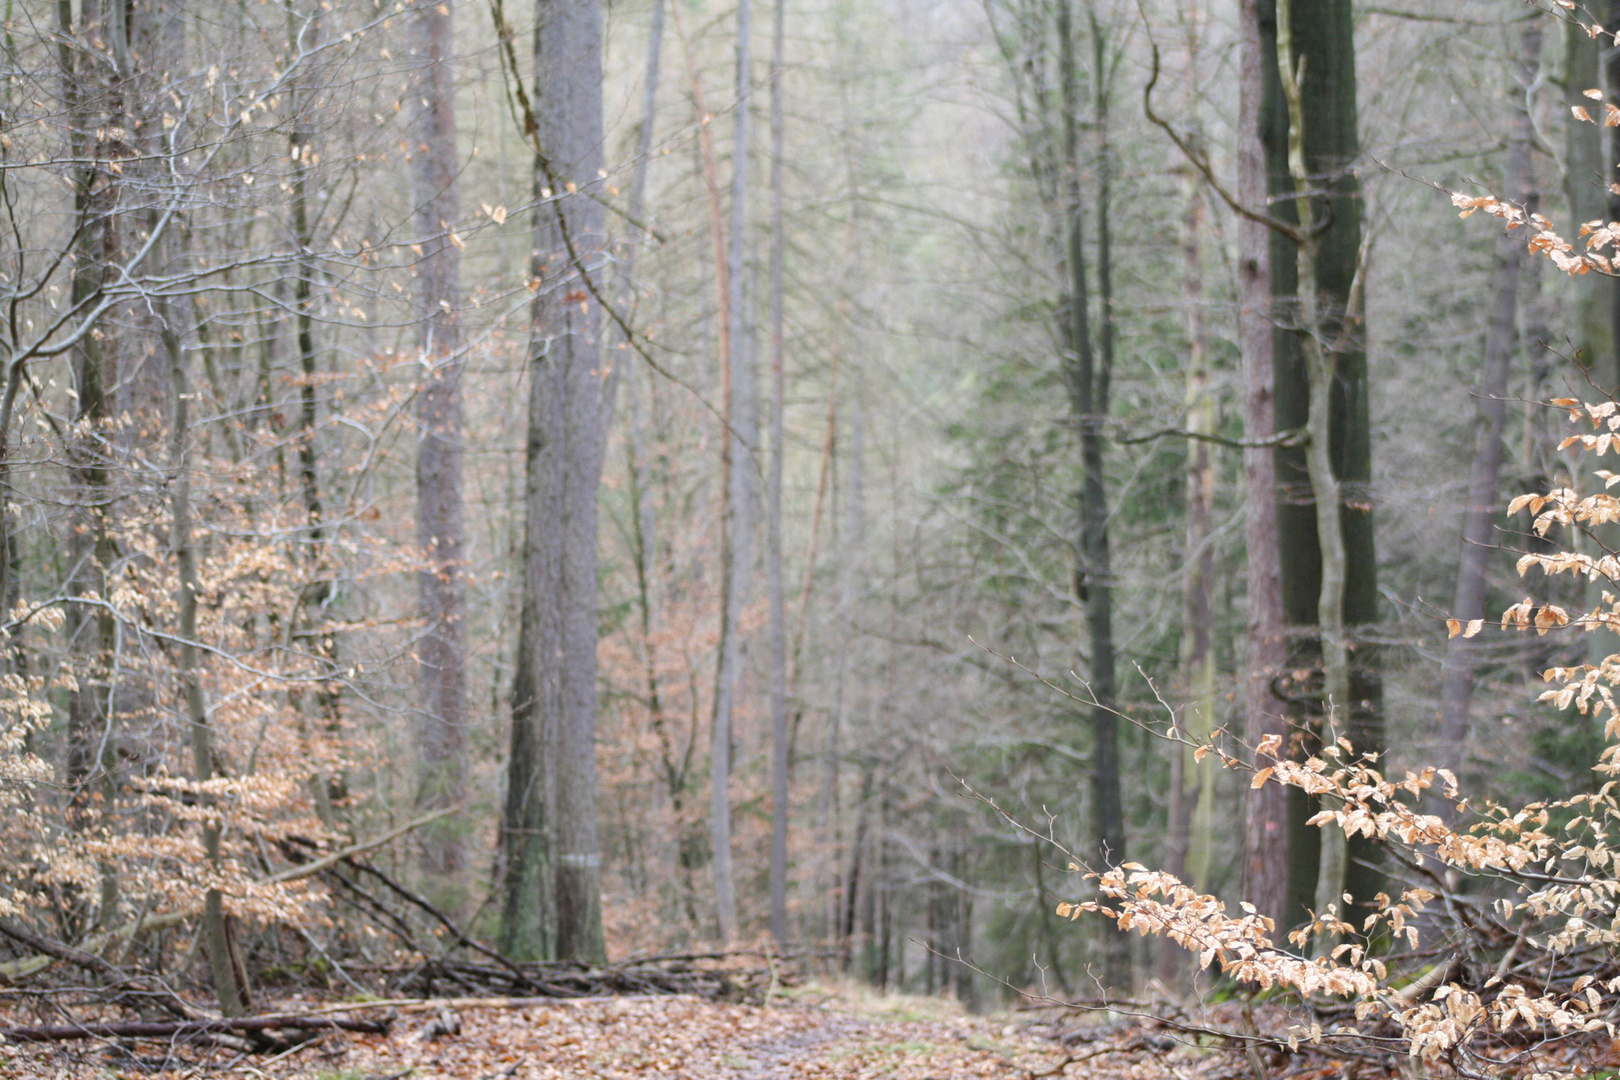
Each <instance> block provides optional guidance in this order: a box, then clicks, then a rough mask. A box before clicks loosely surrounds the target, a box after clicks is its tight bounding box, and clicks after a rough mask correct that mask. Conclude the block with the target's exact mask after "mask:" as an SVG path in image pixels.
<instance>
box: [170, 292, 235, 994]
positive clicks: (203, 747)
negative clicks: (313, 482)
mask: <svg viewBox="0 0 1620 1080" xmlns="http://www.w3.org/2000/svg"><path fill="white" fill-rule="evenodd" d="M157 304H158V318H159V320H160V328H159V331H160V335H161V338H162V341H163V345H164V351H165V352H166V353H167V355H168V362H169V364H168V366H169V383H170V388H171V397H172V399H173V402H174V420H173V432H172V442H171V449H170V459H169V485H170V492H171V496H170V506H171V508H172V517H171V519H170V524H169V545H170V548H171V549H172V551H173V552H174V558H175V562H176V564H177V565H178V568H179V589H178V590H177V595H176V597H175V607H176V611H177V614H178V620H177V626H176V631H177V632H178V635H179V638H180V642H179V655H178V657H177V661H178V664H177V666H178V674H179V676H180V686H181V691H182V693H183V696H184V698H185V703H186V724H187V727H189V728H190V731H191V757H192V768H193V770H194V771H195V772H196V776H197V782H198V783H200V784H202V783H207V782H208V781H209V780H210V779H212V778H213V776H214V751H213V745H212V730H211V728H210V725H209V722H208V704H207V701H206V699H205V697H204V692H203V685H202V673H201V671H200V670H199V664H198V656H197V645H196V641H197V557H196V552H195V549H194V547H193V543H192V537H191V465H190V463H189V462H188V461H187V449H188V447H189V445H190V441H191V440H190V435H191V431H190V427H191V421H190V401H191V397H192V392H193V388H192V386H191V379H190V374H189V372H188V371H187V366H188V365H187V363H186V353H185V348H184V344H183V337H182V333H181V328H180V326H179V325H178V323H177V319H176V316H175V313H174V310H173V305H172V304H170V303H169V301H168V299H167V298H166V297H163V298H160V299H159V300H158V301H157ZM202 801H203V804H204V805H205V806H206V805H208V802H209V799H208V798H207V796H204V797H203V800H202ZM202 834H203V852H204V853H205V854H206V855H207V856H208V862H209V864H210V865H211V866H213V867H215V869H216V872H217V869H218V867H219V863H220V847H219V842H220V822H219V819H218V818H217V817H213V816H210V817H206V818H204V819H203V826H202ZM202 939H203V947H204V951H205V952H206V953H207V956H208V971H209V974H210V975H211V976H212V978H213V982H214V993H215V995H216V997H217V998H218V1000H219V1011H220V1012H221V1013H223V1014H224V1015H225V1016H244V1015H246V1014H247V1012H248V1011H249V1010H250V1009H251V1008H252V1003H251V1002H250V1001H249V1000H248V993H247V987H246V986H245V985H244V984H243V983H242V981H241V979H240V975H239V971H238V963H237V960H236V958H235V956H234V955H233V948H232V942H231V935H230V929H229V926H228V925H227V921H226V915H225V903H224V897H223V896H222V895H221V893H220V891H219V890H218V889H217V888H210V889H208V890H207V891H206V892H205V893H204V894H203V922H202Z"/></svg>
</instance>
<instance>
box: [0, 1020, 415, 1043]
mask: <svg viewBox="0 0 1620 1080" xmlns="http://www.w3.org/2000/svg"><path fill="white" fill-rule="evenodd" d="M388 1027H389V1022H388V1021H387V1020H344V1019H339V1018H335V1017H326V1016H242V1017H237V1018H236V1019H218V1020H176V1021H172V1022H166V1021H161V1020H124V1021H116V1022H113V1023H94V1024H44V1025H41V1026H39V1027H10V1028H0V1038H3V1039H10V1040H12V1041H13V1042H59V1041H64V1040H68V1039H177V1038H185V1037H188V1036H192V1035H209V1034H228V1033H231V1032H239V1031H254V1032H257V1031H274V1030H276V1029H278V1028H283V1029H292V1030H296V1031H319V1030H323V1029H331V1030H334V1031H337V1030H341V1031H358V1032H362V1033H364V1034H367V1035H386V1034H388Z"/></svg>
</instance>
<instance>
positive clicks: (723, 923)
mask: <svg viewBox="0 0 1620 1080" xmlns="http://www.w3.org/2000/svg"><path fill="white" fill-rule="evenodd" d="M751 29H752V26H751V3H750V0H738V3H737V83H736V92H737V101H738V105H737V108H736V111H735V112H734V113H733V117H734V120H735V124H736V127H735V132H734V138H733V150H732V158H731V220H730V226H729V237H728V239H729V243H728V245H727V251H726V289H727V312H726V318H727V321H728V324H729V331H728V334H727V336H728V338H729V340H730V344H731V348H730V349H729V350H728V351H727V354H726V355H725V356H724V357H723V361H724V368H723V370H722V373H721V378H722V383H723V388H724V389H723V397H724V403H723V406H722V409H721V414H722V416H723V417H724V418H725V421H726V424H727V428H728V430H727V431H726V432H725V433H724V434H723V435H722V436H721V445H722V447H723V448H724V449H723V451H722V454H723V456H722V459H721V474H722V483H723V485H724V488H725V493H726V508H725V510H724V511H723V513H722V515H721V530H722V533H721V563H722V567H721V575H722V577H721V602H720V648H719V652H720V655H719V659H718V662H717V664H716V670H715V687H714V721H713V727H712V728H711V734H712V742H711V745H710V750H709V754H710V757H709V762H710V764H709V822H710V825H709V833H710V837H711V839H712V842H713V845H714V863H713V866H714V893H715V910H716V914H717V916H718V923H719V931H720V942H721V944H722V945H724V944H725V943H727V942H729V941H731V940H732V939H733V938H734V937H735V936H736V933H737V895H736V885H735V879H734V872H733V870H732V862H731V795H730V784H731V744H732V714H733V711H734V707H735V700H734V699H735V694H736V688H737V678H738V674H739V672H740V669H741V667H742V657H743V644H742V631H741V626H740V623H741V621H742V610H743V606H744V604H746V603H747V599H748V592H749V584H750V580H751V578H752V576H753V533H754V499H755V493H754V467H755V462H754V452H755V449H756V447H757V444H758V441H759V439H758V427H759V424H758V419H757V409H758V406H757V404H756V399H757V394H756V391H755V388H754V377H755V376H754V365H753V356H752V355H751V351H750V349H749V347H748V344H749V343H748V340H747V339H748V331H747V311H746V309H745V306H744V297H743V293H744V288H743V287H744V284H745V281H746V274H747V267H746V262H745V260H746V252H747V240H748V237H747V226H748V111H749V106H748V93H749V84H750V80H749V73H748V65H749V58H748V54H749V49H748V45H749V40H748V39H749V34H750V31H751Z"/></svg>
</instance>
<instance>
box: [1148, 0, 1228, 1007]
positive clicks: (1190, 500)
mask: <svg viewBox="0 0 1620 1080" xmlns="http://www.w3.org/2000/svg"><path fill="white" fill-rule="evenodd" d="M1184 18H1185V19H1186V22H1187V26H1188V30H1187V80H1188V86H1189V89H1190V91H1191V93H1190V95H1189V97H1190V100H1189V101H1188V102H1187V104H1186V106H1185V108H1184V116H1185V117H1186V118H1187V122H1188V126H1189V129H1190V131H1191V137H1192V138H1193V139H1196V140H1199V141H1202V132H1201V129H1200V123H1199V120H1198V98H1197V95H1198V93H1199V92H1200V91H1199V65H1198V61H1199V36H1198V35H1199V22H1200V17H1199V12H1198V3H1197V0H1189V3H1188V5H1187V9H1186V12H1185V15H1184ZM1186 201H1187V202H1186V210H1185V212H1184V213H1185V216H1184V218H1183V222H1182V229H1183V233H1182V267H1183V270H1182V273H1183V278H1182V296H1183V300H1182V303H1183V306H1184V307H1185V309H1186V311H1185V318H1186V321H1187V389H1186V417H1187V418H1186V429H1187V430H1188V431H1189V432H1192V433H1194V434H1195V435H1202V436H1210V435H1213V434H1215V400H1214V396H1213V394H1212V393H1211V389H1210V364H1209V350H1208V340H1207V335H1206V332H1205V328H1204V311H1203V307H1204V280H1203V265H1202V264H1203V230H1204V199H1203V190H1202V184H1201V181H1200V180H1199V178H1197V177H1196V176H1195V175H1194V174H1193V173H1192V171H1191V170H1190V169H1189V170H1188V175H1187V177H1186ZM1185 482H1186V492H1187V526H1186V527H1187V534H1186V535H1187V541H1186V545H1187V546H1186V556H1185V559H1186V565H1185V567H1184V570H1183V573H1184V574H1185V578H1184V579H1183V582H1182V592H1181V645H1180V658H1179V659H1180V661H1181V716H1180V718H1179V720H1178V724H1177V726H1178V727H1179V728H1180V729H1181V731H1182V732H1183V733H1184V734H1185V735H1186V736H1187V737H1188V738H1190V739H1192V740H1194V741H1196V742H1199V743H1203V742H1206V741H1207V740H1208V739H1209V737H1210V734H1211V733H1212V732H1213V731H1214V729H1215V727H1216V721H1217V715H1216V713H1217V705H1216V699H1215V649H1214V619H1215V608H1214V598H1213V585H1214V579H1215V547H1214V543H1213V533H1214V511H1215V470H1214V462H1213V460H1212V455H1211V453H1210V443H1209V442H1208V440H1207V439H1206V438H1193V439H1189V440H1188V442H1187V474H1186V481H1185ZM1171 752H1172V753H1173V754H1174V755H1175V756H1174V758H1173V759H1172V761H1171V772H1172V777H1171V791H1170V810H1171V813H1170V815H1169V819H1170V820H1169V826H1170V828H1169V843H1168V849H1169V850H1168V853H1167V854H1168V856H1169V857H1168V859H1167V862H1168V866H1169V870H1170V872H1171V873H1172V874H1175V875H1176V876H1177V877H1179V878H1181V879H1183V880H1184V881H1186V882H1187V883H1189V884H1191V885H1192V886H1193V887H1194V888H1195V889H1197V890H1198V891H1199V892H1207V891H1208V888H1209V869H1210V858H1211V854H1212V850H1213V846H1214V826H1215V770H1216V768H1217V767H1218V763H1217V762H1216V760H1215V759H1214V758H1213V756H1210V757H1206V758H1205V759H1204V760H1203V761H1198V760H1196V759H1194V757H1193V754H1192V751H1191V750H1188V749H1186V748H1185V747H1182V746H1179V745H1177V744H1174V743H1172V744H1171ZM1187 961H1188V954H1187V950H1186V949H1184V948H1182V947H1181V946H1179V945H1177V944H1175V943H1174V942H1171V941H1165V942H1163V943H1162V948H1161V951H1160V953H1159V975H1160V978H1161V979H1162V980H1164V981H1165V982H1166V983H1167V984H1168V983H1170V982H1172V981H1173V980H1174V979H1175V978H1176V976H1177V974H1178V972H1179V971H1180V970H1181V969H1182V968H1183V967H1184V966H1185V965H1186V963H1187Z"/></svg>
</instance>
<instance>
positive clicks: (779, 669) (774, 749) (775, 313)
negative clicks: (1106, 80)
mask: <svg viewBox="0 0 1620 1080" xmlns="http://www.w3.org/2000/svg"><path fill="white" fill-rule="evenodd" d="M786 24H787V0H776V11H775V17H774V19H773V20H772V26H771V267H770V289H771V464H770V492H769V495H768V498H769V500H770V506H769V510H768V525H767V530H768V533H769V535H768V536H767V538H766V541H765V546H766V559H767V561H766V579H767V580H766V592H767V593H768V594H769V603H770V637H771V675H770V682H771V703H770V704H771V877H770V907H771V912H770V917H771V938H772V939H773V940H774V941H775V942H776V946H777V948H779V949H785V948H786V947H787V943H788V926H787V841H788V811H789V806H788V798H789V792H788V780H789V777H788V725H787V625H786V623H787V613H786V610H785V597H784V595H783V587H782V458H783V442H782V439H783V418H784V411H785V409H786V398H785V385H786V384H785V378H784V374H783V369H782V359H783V341H782V319H783V312H782V261H783V253H784V249H785V247H786V232H785V224H784V214H785V209H784V196H783V190H784V189H783V168H782V167H783V160H784V158H785V156H786V155H785V152H784V132H785V130H786V122H785V120H784V117H783V111H782V54H783V45H784V36H785V28H786ZM3 437H4V432H3V431H0V438H3Z"/></svg>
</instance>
